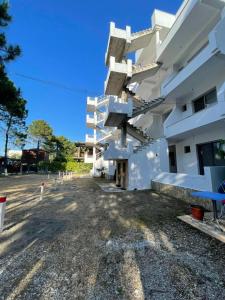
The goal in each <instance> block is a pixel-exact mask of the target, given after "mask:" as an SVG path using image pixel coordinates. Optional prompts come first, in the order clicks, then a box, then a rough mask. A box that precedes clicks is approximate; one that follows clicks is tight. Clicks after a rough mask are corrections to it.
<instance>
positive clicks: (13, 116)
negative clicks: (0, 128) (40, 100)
mask: <svg viewBox="0 0 225 300" xmlns="http://www.w3.org/2000/svg"><path fill="white" fill-rule="evenodd" d="M11 88H12V90H14V92H13V93H12V98H11V101H10V102H9V103H8V104H7V110H4V109H3V110H1V111H0V118H1V122H2V123H3V124H4V127H5V147H4V169H5V172H7V166H8V143H9V139H10V138H15V137H16V136H18V135H19V134H20V133H21V132H23V131H24V128H25V120H26V117H27V114H28V111H27V109H26V100H24V99H23V98H22V96H21V91H20V89H16V87H15V86H12V87H11Z"/></svg>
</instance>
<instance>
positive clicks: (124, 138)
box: [121, 123, 127, 147]
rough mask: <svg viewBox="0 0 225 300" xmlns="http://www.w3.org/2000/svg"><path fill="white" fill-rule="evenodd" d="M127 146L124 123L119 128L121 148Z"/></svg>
mask: <svg viewBox="0 0 225 300" xmlns="http://www.w3.org/2000/svg"><path fill="white" fill-rule="evenodd" d="M126 145H127V125H126V123H124V124H123V125H122V127H121V147H126Z"/></svg>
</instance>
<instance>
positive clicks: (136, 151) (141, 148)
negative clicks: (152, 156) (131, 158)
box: [134, 139, 154, 153]
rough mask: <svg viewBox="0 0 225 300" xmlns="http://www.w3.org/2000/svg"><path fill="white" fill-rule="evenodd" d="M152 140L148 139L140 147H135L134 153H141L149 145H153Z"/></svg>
mask: <svg viewBox="0 0 225 300" xmlns="http://www.w3.org/2000/svg"><path fill="white" fill-rule="evenodd" d="M153 141H154V140H153V139H150V140H149V141H148V142H144V143H142V144H141V145H140V146H138V147H136V148H135V149H134V153H138V152H141V151H142V150H144V149H145V148H146V147H148V146H149V145H150V144H152V143H153Z"/></svg>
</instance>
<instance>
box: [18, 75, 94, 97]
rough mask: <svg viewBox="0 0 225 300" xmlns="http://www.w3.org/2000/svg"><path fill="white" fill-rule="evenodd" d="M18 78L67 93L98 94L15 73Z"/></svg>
mask: <svg viewBox="0 0 225 300" xmlns="http://www.w3.org/2000/svg"><path fill="white" fill-rule="evenodd" d="M14 74H15V75H16V76H19V77H22V78H25V79H29V80H32V81H37V82H40V83H43V84H46V85H51V86H54V87H57V88H60V89H63V90H67V91H70V92H73V93H81V94H86V95H87V94H88V93H90V94H95V95H96V94H97V93H96V92H93V91H89V90H87V89H74V88H71V87H68V86H66V85H64V84H62V83H59V82H54V81H49V80H44V79H40V78H37V77H32V76H29V75H25V74H21V73H18V72H16V73H14Z"/></svg>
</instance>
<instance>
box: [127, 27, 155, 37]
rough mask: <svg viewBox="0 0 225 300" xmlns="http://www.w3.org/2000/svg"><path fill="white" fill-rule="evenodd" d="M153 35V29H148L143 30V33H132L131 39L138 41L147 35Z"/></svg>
mask: <svg viewBox="0 0 225 300" xmlns="http://www.w3.org/2000/svg"><path fill="white" fill-rule="evenodd" d="M152 33H153V30H152V28H147V29H145V30H141V31H138V32H134V33H132V34H131V38H132V39H136V38H138V37H142V36H146V35H148V34H152Z"/></svg>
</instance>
